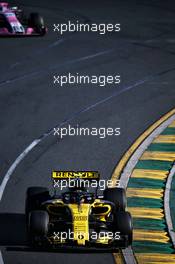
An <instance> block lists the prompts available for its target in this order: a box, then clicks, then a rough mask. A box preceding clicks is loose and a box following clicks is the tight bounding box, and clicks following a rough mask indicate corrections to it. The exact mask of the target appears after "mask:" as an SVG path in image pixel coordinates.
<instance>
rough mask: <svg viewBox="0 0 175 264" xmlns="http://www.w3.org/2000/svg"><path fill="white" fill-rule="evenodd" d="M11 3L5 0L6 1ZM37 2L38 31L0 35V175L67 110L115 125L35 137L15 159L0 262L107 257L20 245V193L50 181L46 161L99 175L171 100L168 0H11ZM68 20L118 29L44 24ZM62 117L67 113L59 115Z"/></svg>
mask: <svg viewBox="0 0 175 264" xmlns="http://www.w3.org/2000/svg"><path fill="white" fill-rule="evenodd" d="M13 3H14V2H13ZM15 4H20V6H22V7H23V8H24V9H25V10H26V11H27V12H32V11H38V12H40V13H41V14H42V15H43V16H44V18H45V21H46V23H47V25H48V30H49V31H48V34H47V35H46V36H45V37H42V38H13V39H0V48H1V55H0V181H2V180H3V178H4V176H5V174H6V172H7V170H8V169H9V167H10V166H11V165H12V163H13V162H14V160H15V159H16V158H17V157H18V156H19V155H20V154H21V153H22V152H23V151H24V149H25V148H26V147H27V146H28V145H29V144H30V143H31V142H32V141H33V140H35V139H37V138H39V137H40V136H41V135H43V134H44V133H46V132H47V131H49V130H50V129H51V128H53V127H55V126H56V125H59V124H61V123H62V122H63V121H65V120H69V119H70V118H71V117H72V116H73V118H71V125H75V126H76V125H77V124H78V125H79V126H82V127H89V128H92V127H97V128H100V127H106V128H107V127H112V128H116V127H120V128H121V135H120V136H119V137H117V136H108V137H106V138H105V139H100V138H98V137H96V136H85V137H83V136H81V137H78V136H77V137H70V136H67V137H64V138H63V139H62V140H60V139H59V138H58V137H54V136H53V134H51V135H50V136H48V137H43V138H44V140H42V142H41V143H40V144H38V145H37V146H36V147H35V148H34V149H33V150H32V151H31V152H30V153H29V154H28V155H27V156H26V157H25V159H24V160H23V161H22V162H21V163H20V164H19V166H18V167H17V168H16V170H15V171H14V173H13V174H12V175H11V178H10V180H9V182H8V184H7V186H6V188H5V191H4V193H3V198H2V201H1V203H0V245H1V248H2V256H3V261H4V263H5V264H11V263H12V264H29V263H38V264H40V263H42V264H45V263H53V264H54V263H82V264H87V263H91V264H96V263H99V264H103V263H113V262H114V261H113V257H112V254H109V253H101V254H96V253H91V254H90V253H89V254H77V253H75V254H71V253H68V252H67V254H66V253H64V252H63V253H41V252H40V253H39V252H27V251H26V250H21V249H20V246H23V245H25V240H26V238H25V226H24V215H23V214H24V197H25V191H26V188H27V187H29V186H32V185H41V186H51V181H50V175H51V171H52V170H55V169H72V170H85V169H86V170H88V169H89V170H90V169H93V170H99V171H100V172H101V176H102V178H103V179H108V178H110V176H111V173H112V170H113V168H114V166H115V165H116V164H117V162H118V161H119V160H120V158H121V157H122V155H123V154H124V153H125V151H126V150H127V149H128V148H129V146H130V145H131V144H132V143H133V142H134V140H135V139H136V138H137V137H138V136H139V135H140V134H141V133H142V132H143V131H144V130H145V129H146V128H147V127H148V126H149V125H151V124H152V123H154V122H155V121H156V120H157V119H159V118H160V117H161V116H162V115H163V114H165V113H166V112H168V111H169V110H171V109H172V108H173V107H174V105H175V103H174V102H175V87H174V83H175V45H174V44H175V27H174V25H175V20H174V14H175V5H174V4H173V1H130V0H128V1H111V0H109V1H97V0H94V1H70V0H67V1H55V0H50V1H48V2H47V1H40V0H39V1H37V2H36V1H34V0H28V1H27V0H26V1H16V2H15ZM68 20H71V21H77V20H78V21H81V22H87V21H88V22H89V23H104V22H106V23H121V32H120V33H108V34H106V35H98V34H97V33H78V32H75V33H66V34H64V35H63V36H60V35H59V34H58V33H55V32H53V23H56V24H57V23H65V22H67V21H68ZM68 72H71V73H79V74H89V75H95V74H96V75H100V74H107V75H111V74H113V75H118V74H120V75H121V80H122V81H121V84H120V85H108V86H106V87H99V86H98V85H93V86H92V85H73V86H68V85H65V86H64V87H62V88H60V87H58V86H54V85H53V75H54V74H55V75H57V74H67V73H68ZM69 123H70V122H69V121H68V122H67V125H68V124H69Z"/></svg>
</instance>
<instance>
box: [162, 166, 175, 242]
mask: <svg viewBox="0 0 175 264" xmlns="http://www.w3.org/2000/svg"><path fill="white" fill-rule="evenodd" d="M174 175H175V164H174V166H173V168H172V169H171V171H170V174H169V176H168V180H167V182H166V187H165V198H164V211H165V218H166V222H167V226H168V232H169V235H170V237H171V240H172V242H173V245H174V247H175V232H174V231H173V223H172V219H171V210H170V191H171V183H172V180H173V176H174Z"/></svg>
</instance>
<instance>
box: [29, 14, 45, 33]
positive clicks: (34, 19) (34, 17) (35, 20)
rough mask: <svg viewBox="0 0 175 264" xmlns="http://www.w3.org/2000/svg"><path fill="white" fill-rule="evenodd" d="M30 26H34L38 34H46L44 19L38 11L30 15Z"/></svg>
mask: <svg viewBox="0 0 175 264" xmlns="http://www.w3.org/2000/svg"><path fill="white" fill-rule="evenodd" d="M28 24H29V27H32V28H34V30H35V31H36V33H37V34H39V35H41V36H43V35H45V34H46V27H45V24H44V19H43V17H42V16H40V15H39V14H38V13H31V14H30V17H29V22H28Z"/></svg>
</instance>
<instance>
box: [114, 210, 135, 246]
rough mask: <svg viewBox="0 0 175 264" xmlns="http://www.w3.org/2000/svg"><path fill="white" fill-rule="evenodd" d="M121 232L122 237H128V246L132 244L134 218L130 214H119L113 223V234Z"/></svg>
mask: <svg viewBox="0 0 175 264" xmlns="http://www.w3.org/2000/svg"><path fill="white" fill-rule="evenodd" d="M117 231H118V232H120V235H121V236H122V235H123V236H127V237H128V243H127V246H130V245H131V244H132V240H133V226H132V217H131V214H130V213H129V212H117V213H116V215H115V217H114V222H113V232H117Z"/></svg>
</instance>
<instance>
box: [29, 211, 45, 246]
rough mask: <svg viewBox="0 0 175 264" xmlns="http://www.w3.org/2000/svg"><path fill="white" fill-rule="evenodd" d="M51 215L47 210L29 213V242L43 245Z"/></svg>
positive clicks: (34, 244) (33, 244)
mask: <svg viewBox="0 0 175 264" xmlns="http://www.w3.org/2000/svg"><path fill="white" fill-rule="evenodd" d="M48 228H49V215H48V213H47V212H46V211H42V210H36V211H32V212H30V214H29V226H28V230H29V242H30V244H31V245H32V246H34V247H36V246H42V242H43V241H44V238H46V236H47V234H48Z"/></svg>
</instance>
